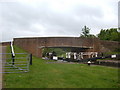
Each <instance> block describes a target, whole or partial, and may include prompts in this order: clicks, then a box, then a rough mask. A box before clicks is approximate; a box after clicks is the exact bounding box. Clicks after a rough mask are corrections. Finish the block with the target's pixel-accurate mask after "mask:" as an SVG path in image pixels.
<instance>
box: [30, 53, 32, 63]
mask: <svg viewBox="0 0 120 90" xmlns="http://www.w3.org/2000/svg"><path fill="white" fill-rule="evenodd" d="M30 65H32V54H30Z"/></svg>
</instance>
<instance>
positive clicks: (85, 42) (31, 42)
mask: <svg viewBox="0 0 120 90" xmlns="http://www.w3.org/2000/svg"><path fill="white" fill-rule="evenodd" d="M14 45H17V46H19V47H21V48H23V49H25V50H26V51H27V52H29V53H32V54H33V55H35V56H37V57H42V49H43V48H50V47H54V48H56V47H61V48H74V49H76V50H84V52H89V51H91V52H102V51H109V50H110V49H111V48H112V49H114V48H116V47H117V45H118V42H114V41H112V42H109V41H101V40H99V39H98V38H80V37H31V38H14ZM107 47H108V48H107Z"/></svg>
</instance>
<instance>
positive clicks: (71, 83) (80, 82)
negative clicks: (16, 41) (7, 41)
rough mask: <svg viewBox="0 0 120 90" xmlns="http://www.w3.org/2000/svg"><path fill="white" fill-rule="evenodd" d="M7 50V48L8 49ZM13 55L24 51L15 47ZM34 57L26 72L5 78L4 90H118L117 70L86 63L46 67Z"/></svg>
mask: <svg viewBox="0 0 120 90" xmlns="http://www.w3.org/2000/svg"><path fill="white" fill-rule="evenodd" d="M8 51H9V48H8ZM15 52H16V53H18V52H19V53H21V52H24V51H23V50H21V49H20V48H17V47H15ZM46 62H47V61H45V60H42V59H39V58H37V57H33V65H31V66H30V71H29V72H28V73H14V74H5V75H4V85H5V88H117V87H120V82H118V69H117V68H111V67H104V66H87V65H85V64H60V63H52V64H48V63H46Z"/></svg>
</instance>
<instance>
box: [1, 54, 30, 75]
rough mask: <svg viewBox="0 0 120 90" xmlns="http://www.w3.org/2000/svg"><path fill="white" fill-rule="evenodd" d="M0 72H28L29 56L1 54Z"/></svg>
mask: <svg viewBox="0 0 120 90" xmlns="http://www.w3.org/2000/svg"><path fill="white" fill-rule="evenodd" d="M1 61H2V62H0V63H2V67H0V68H1V69H2V72H0V73H23V72H29V63H30V55H28V54H27V53H15V57H13V56H12V53H2V60H1Z"/></svg>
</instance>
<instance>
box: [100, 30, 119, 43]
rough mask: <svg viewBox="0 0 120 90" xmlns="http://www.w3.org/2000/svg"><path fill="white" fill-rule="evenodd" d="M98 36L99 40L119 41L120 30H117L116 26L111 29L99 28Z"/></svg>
mask: <svg viewBox="0 0 120 90" xmlns="http://www.w3.org/2000/svg"><path fill="white" fill-rule="evenodd" d="M98 37H99V38H100V39H101V40H111V41H119V40H120V32H118V31H117V28H111V29H101V31H100V33H99V34H98Z"/></svg>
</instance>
